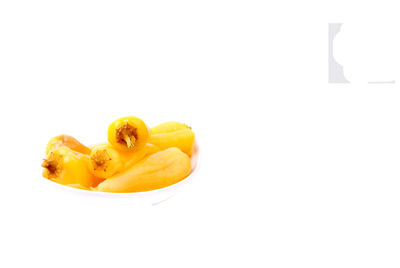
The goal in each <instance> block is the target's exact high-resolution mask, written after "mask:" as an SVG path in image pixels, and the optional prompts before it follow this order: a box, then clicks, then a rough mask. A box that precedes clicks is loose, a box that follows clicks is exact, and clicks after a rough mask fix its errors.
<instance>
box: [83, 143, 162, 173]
mask: <svg viewBox="0 0 400 268" xmlns="http://www.w3.org/2000/svg"><path fill="white" fill-rule="evenodd" d="M158 150H159V149H158V148H157V147H156V146H154V145H152V144H150V143H147V144H146V145H145V146H144V147H143V148H141V149H139V150H137V151H134V152H121V151H118V150H116V149H115V148H114V147H113V146H112V145H111V144H108V143H106V144H100V145H97V146H94V147H93V148H92V151H91V153H90V161H89V170H90V172H91V173H92V174H93V175H95V176H96V177H99V178H109V177H111V176H113V175H114V174H116V173H118V172H121V171H123V170H124V169H126V168H128V167H129V166H131V165H133V164H135V163H137V162H138V161H140V160H142V159H143V158H144V157H145V156H146V155H150V154H152V153H154V152H156V151H158Z"/></svg>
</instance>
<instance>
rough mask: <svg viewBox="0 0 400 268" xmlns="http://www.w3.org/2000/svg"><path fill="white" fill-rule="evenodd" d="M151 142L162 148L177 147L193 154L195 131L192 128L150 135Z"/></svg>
mask: <svg viewBox="0 0 400 268" xmlns="http://www.w3.org/2000/svg"><path fill="white" fill-rule="evenodd" d="M149 142H150V143H151V144H154V145H155V146H157V147H158V148H160V149H161V150H163V149H167V148H171V147H177V148H179V149H181V151H182V152H184V153H186V154H187V155H188V156H191V155H192V152H193V145H194V132H193V131H192V130H191V129H190V128H183V129H179V130H176V131H171V132H165V133H161V132H159V133H157V134H152V135H151V136H150V139H149Z"/></svg>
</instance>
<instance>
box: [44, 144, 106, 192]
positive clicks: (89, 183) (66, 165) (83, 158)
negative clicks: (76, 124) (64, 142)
mask: <svg viewBox="0 0 400 268" xmlns="http://www.w3.org/2000/svg"><path fill="white" fill-rule="evenodd" d="M88 165H89V156H88V155H85V154H81V153H79V152H76V151H74V150H72V149H71V148H69V147H67V146H61V147H58V148H56V149H54V150H52V151H50V152H49V154H48V155H47V158H46V159H44V160H43V164H42V167H44V171H43V176H44V177H45V178H47V179H50V180H53V181H55V182H58V183H60V184H64V185H70V186H73V187H77V186H79V185H80V186H82V187H84V188H89V187H94V186H96V185H97V184H98V183H100V181H101V180H100V179H99V178H96V177H95V176H93V175H92V174H91V173H90V172H89V169H88Z"/></svg>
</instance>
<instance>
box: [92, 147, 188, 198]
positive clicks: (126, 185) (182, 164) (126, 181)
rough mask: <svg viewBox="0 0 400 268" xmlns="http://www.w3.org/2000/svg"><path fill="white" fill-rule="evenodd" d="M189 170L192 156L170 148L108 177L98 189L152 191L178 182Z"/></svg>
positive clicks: (122, 191) (121, 191) (109, 190)
mask: <svg viewBox="0 0 400 268" xmlns="http://www.w3.org/2000/svg"><path fill="white" fill-rule="evenodd" d="M189 172H190V158H189V157H188V156H187V155H186V154H184V153H183V152H182V151H181V150H179V149H178V148H169V149H166V150H164V151H160V152H157V153H155V154H152V155H150V156H148V157H146V158H145V159H143V160H141V161H140V162H138V163H137V164H135V165H133V166H132V167H130V168H129V169H127V170H125V171H124V172H121V173H119V174H117V175H116V176H113V177H111V178H108V179H106V180H105V181H104V182H102V183H100V184H99V186H98V187H97V190H99V191H102V192H116V193H124V192H125V193H127V192H142V191H150V190H154V189H159V188H163V187H166V186H169V185H172V184H174V183H177V182H179V181H181V180H183V179H184V178H185V177H186V176H187V175H189Z"/></svg>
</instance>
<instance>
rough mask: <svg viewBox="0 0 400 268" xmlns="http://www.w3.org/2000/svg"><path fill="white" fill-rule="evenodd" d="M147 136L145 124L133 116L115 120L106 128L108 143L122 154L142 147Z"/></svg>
mask: <svg viewBox="0 0 400 268" xmlns="http://www.w3.org/2000/svg"><path fill="white" fill-rule="evenodd" d="M149 135H150V133H149V129H148V128H147V126H146V124H145V123H144V122H143V121H142V120H141V119H139V118H137V117H134V116H127V117H123V118H120V119H117V120H115V121H114V122H112V123H111V124H110V126H109V127H108V141H109V143H110V144H111V145H112V146H114V147H115V148H116V149H117V150H119V151H124V152H133V151H136V150H139V149H140V148H142V147H144V146H145V145H146V143H147V140H148V138H149Z"/></svg>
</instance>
